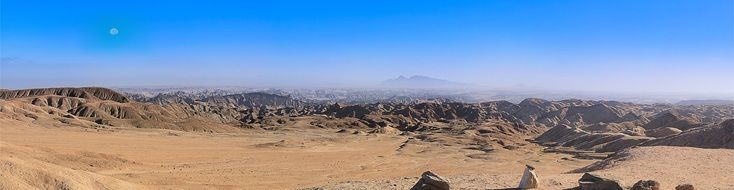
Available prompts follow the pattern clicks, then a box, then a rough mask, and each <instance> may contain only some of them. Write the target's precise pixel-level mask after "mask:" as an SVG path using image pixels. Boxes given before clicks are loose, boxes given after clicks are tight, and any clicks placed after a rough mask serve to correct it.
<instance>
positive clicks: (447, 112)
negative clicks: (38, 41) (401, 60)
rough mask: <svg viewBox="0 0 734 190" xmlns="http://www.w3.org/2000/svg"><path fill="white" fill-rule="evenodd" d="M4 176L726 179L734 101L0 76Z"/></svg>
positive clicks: (230, 184)
mask: <svg viewBox="0 0 734 190" xmlns="http://www.w3.org/2000/svg"><path fill="white" fill-rule="evenodd" d="M0 98H1V100H0V159H1V161H2V163H1V164H2V168H0V189H410V188H411V187H413V186H414V184H416V181H419V179H420V175H421V173H423V172H424V171H431V172H433V173H436V174H438V175H440V176H441V177H443V179H445V181H447V183H448V184H450V186H451V188H452V189H505V188H515V187H517V185H518V182H519V181H520V178H521V176H522V174H523V170H524V169H525V168H526V165H531V166H532V167H534V168H535V172H536V173H537V174H538V184H539V186H538V188H539V189H572V188H581V187H577V186H579V178H581V177H582V176H584V175H585V173H590V174H593V175H595V176H600V177H604V178H605V179H607V178H608V179H612V180H613V181H615V183H617V184H619V186H621V187H623V188H625V189H626V188H633V189H634V188H635V187H633V186H636V185H635V184H636V182H638V181H640V180H654V181H656V182H658V183H659V188H660V189H675V188H676V186H678V185H680V184H691V185H693V186H695V187H696V189H734V181H731V180H729V179H730V178H731V174H732V173H734V166H732V164H731V163H734V150H732V149H733V148H734V120H731V119H732V118H734V117H733V116H734V106H732V105H669V104H633V103H624V102H614V101H586V100H564V101H546V100H542V99H526V100H524V101H522V102H521V103H519V104H514V103H510V102H505V101H494V102H482V103H460V102H451V101H446V100H440V99H431V100H428V99H425V100H416V101H413V102H401V103H394V102H386V103H370V104H343V103H342V104H340V103H318V104H315V103H306V102H301V101H298V100H294V99H292V98H290V97H288V96H281V95H273V94H267V93H242V94H227V95H220V94H214V95H212V94H196V93H183V92H177V93H161V94H158V95H155V96H150V97H145V96H142V95H140V96H132V95H130V94H121V93H118V92H115V91H113V90H110V89H105V88H51V89H27V90H0Z"/></svg>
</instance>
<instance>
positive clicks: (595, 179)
mask: <svg viewBox="0 0 734 190" xmlns="http://www.w3.org/2000/svg"><path fill="white" fill-rule="evenodd" d="M577 189H579V190H623V189H624V188H622V185H620V182H619V181H617V180H613V179H607V178H602V177H599V176H596V175H593V174H590V173H584V175H583V176H581V179H579V188H577Z"/></svg>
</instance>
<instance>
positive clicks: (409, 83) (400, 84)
mask: <svg viewBox="0 0 734 190" xmlns="http://www.w3.org/2000/svg"><path fill="white" fill-rule="evenodd" d="M380 86H382V87H389V88H467V87H471V86H472V85H469V84H464V83H459V82H453V81H448V80H444V79H438V78H433V77H428V76H423V75H413V76H410V77H405V76H403V75H400V76H398V77H397V78H394V79H389V80H386V81H383V82H382V83H381V84H380Z"/></svg>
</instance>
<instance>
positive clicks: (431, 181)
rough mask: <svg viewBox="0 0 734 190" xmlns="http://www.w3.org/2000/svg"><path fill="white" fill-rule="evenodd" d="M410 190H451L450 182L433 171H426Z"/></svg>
mask: <svg viewBox="0 0 734 190" xmlns="http://www.w3.org/2000/svg"><path fill="white" fill-rule="evenodd" d="M410 190H449V182H448V181H446V180H444V179H443V178H442V177H440V176H438V175H436V174H434V173H433V172H431V171H426V172H423V174H421V179H419V180H418V182H416V183H415V185H413V187H411V188H410Z"/></svg>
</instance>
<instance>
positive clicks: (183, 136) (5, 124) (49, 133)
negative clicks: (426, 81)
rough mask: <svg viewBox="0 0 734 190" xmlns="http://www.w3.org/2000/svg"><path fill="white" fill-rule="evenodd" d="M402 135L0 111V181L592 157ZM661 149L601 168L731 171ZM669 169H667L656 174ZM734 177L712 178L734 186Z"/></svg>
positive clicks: (118, 181) (452, 170) (502, 183)
mask: <svg viewBox="0 0 734 190" xmlns="http://www.w3.org/2000/svg"><path fill="white" fill-rule="evenodd" d="M406 139H407V137H405V136H397V135H353V134H340V133H335V131H330V130H325V129H308V130H306V129H303V130H289V131H243V132H240V133H219V134H210V133H187V132H179V131H169V130H151V129H110V130H94V129H85V128H78V127H61V128H59V127H43V126H38V125H35V124H29V123H26V122H18V121H13V120H0V161H1V164H2V169H0V179H2V180H0V181H2V183H1V184H0V189H18V188H20V189H26V188H31V186H29V185H33V184H36V185H38V184H44V186H43V187H45V188H69V189H105V188H109V189H146V188H150V189H206V188H209V189H298V188H309V187H322V188H326V189H406V188H407V187H409V186H410V185H412V183H413V182H415V181H416V180H417V176H419V175H420V174H421V173H422V172H423V171H426V170H431V171H433V172H435V173H438V174H439V175H442V176H445V177H447V178H448V179H449V180H450V181H451V184H452V186H453V187H456V188H469V189H492V188H509V187H514V186H516V185H517V182H518V181H519V178H520V175H521V174H522V171H523V169H524V165H525V164H531V165H533V166H535V167H536V168H538V170H537V172H538V174H539V175H540V182H541V185H542V188H541V189H562V188H569V187H574V186H575V185H576V180H577V179H578V178H579V177H580V176H581V174H580V173H568V172H569V171H571V170H574V169H577V168H581V167H584V166H587V165H589V164H592V163H594V162H595V161H598V160H584V159H576V158H572V156H570V155H566V154H558V153H543V152H542V151H541V149H542V147H539V146H537V145H534V144H528V145H525V146H523V147H520V148H519V149H516V150H498V151H496V152H493V153H483V152H481V151H477V150H469V149H465V147H458V146H453V145H445V144H438V143H427V142H426V143H415V144H408V145H407V146H406V147H405V148H403V149H399V150H398V147H399V146H400V144H401V143H402V142H404V141H405V140H406ZM717 151H718V150H717ZM723 151H725V152H726V153H728V154H727V155H731V153H732V152H731V150H723ZM657 154H664V152H662V153H656V154H653V155H647V156H645V155H643V156H640V157H637V158H635V159H638V161H639V162H633V163H632V164H617V165H615V167H610V168H609V169H605V170H604V171H601V172H603V173H608V174H612V175H615V176H616V177H619V178H622V179H624V180H627V181H630V182H628V183H630V185H631V183H634V182H635V181H636V180H635V181H632V179H637V178H641V177H644V176H650V177H651V178H652V179H656V180H661V181H663V182H665V183H678V182H689V183H694V184H696V183H701V184H703V183H712V182H714V181H725V180H726V179H730V178H731V174H732V173H734V171H733V170H732V167H731V166H728V167H718V166H716V165H712V164H718V163H729V164H730V163H734V160H732V159H734V156H730V157H728V158H722V157H720V155H721V153H719V152H711V153H706V154H704V155H705V157H706V158H708V160H706V162H692V161H693V160H695V159H691V160H684V161H683V163H680V162H676V163H668V162H667V161H662V162H655V161H654V160H645V159H651V158H655V157H660V156H661V155H657ZM688 154H698V153H697V152H696V151H695V150H692V152H688ZM470 155H471V157H470ZM669 160H675V158H670V159H669ZM689 161H691V162H689ZM699 161H700V160H699ZM646 162H653V164H643V163H646ZM686 164H688V165H686ZM681 165H683V166H686V167H683V168H682V169H683V170H682V169H681V168H680V167H678V166H681ZM676 167H678V168H676ZM671 168H672V169H671ZM670 173H674V175H673V177H669V178H665V177H660V178H657V177H656V176H670V175H669V174H670ZM691 176H701V177H703V178H706V179H699V178H697V177H691ZM727 177H728V178H727ZM732 183H734V182H731V181H729V182H726V181H725V182H719V183H713V185H715V186H717V188H718V187H724V188H720V189H734V186H732ZM665 185H666V186H664V187H666V188H668V189H671V188H672V187H674V186H675V185H673V184H665ZM705 187H711V186H705ZM704 189H716V188H704Z"/></svg>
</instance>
